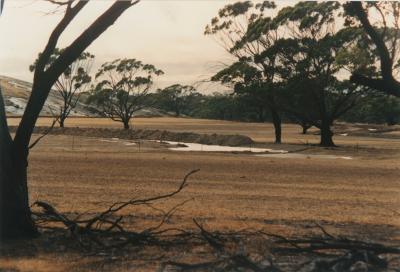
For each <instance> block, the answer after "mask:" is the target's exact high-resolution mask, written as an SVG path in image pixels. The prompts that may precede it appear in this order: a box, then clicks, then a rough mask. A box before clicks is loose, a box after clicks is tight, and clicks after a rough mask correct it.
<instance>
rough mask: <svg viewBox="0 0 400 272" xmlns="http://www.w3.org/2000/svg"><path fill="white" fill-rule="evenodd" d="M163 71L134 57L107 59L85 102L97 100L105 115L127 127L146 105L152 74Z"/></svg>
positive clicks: (158, 73)
mask: <svg viewBox="0 0 400 272" xmlns="http://www.w3.org/2000/svg"><path fill="white" fill-rule="evenodd" d="M162 74H164V72H163V71H161V70H159V69H157V68H156V67H155V66H154V65H151V64H145V63H142V62H141V61H139V60H136V59H116V60H114V61H111V62H106V63H104V64H103V65H102V66H101V67H100V69H99V70H98V72H97V73H96V79H97V80H98V83H97V85H96V86H95V87H94V89H93V91H92V94H91V96H90V97H89V99H88V103H95V104H97V105H98V106H99V107H100V108H101V109H102V112H103V114H104V115H106V116H108V117H110V118H111V119H113V120H115V121H120V122H123V123H124V126H125V128H128V127H129V125H128V123H129V120H130V119H131V118H132V116H133V113H134V112H136V111H138V110H140V109H142V108H143V107H145V106H146V101H148V97H147V96H148V93H149V91H150V88H151V86H152V84H153V79H154V77H156V76H160V75H162Z"/></svg>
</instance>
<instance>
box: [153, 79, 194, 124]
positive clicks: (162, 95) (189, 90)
mask: <svg viewBox="0 0 400 272" xmlns="http://www.w3.org/2000/svg"><path fill="white" fill-rule="evenodd" d="M199 95H200V94H199V93H198V92H197V91H196V89H195V88H194V87H192V86H187V85H186V86H183V85H180V84H174V85H171V86H169V87H166V88H164V89H160V90H158V91H157V94H156V100H157V102H156V103H157V105H158V107H159V108H160V109H162V110H165V111H172V112H174V113H175V115H176V116H180V115H181V114H185V115H188V114H190V111H191V109H192V108H193V106H194V103H193V102H194V101H195V99H196V97H197V96H199Z"/></svg>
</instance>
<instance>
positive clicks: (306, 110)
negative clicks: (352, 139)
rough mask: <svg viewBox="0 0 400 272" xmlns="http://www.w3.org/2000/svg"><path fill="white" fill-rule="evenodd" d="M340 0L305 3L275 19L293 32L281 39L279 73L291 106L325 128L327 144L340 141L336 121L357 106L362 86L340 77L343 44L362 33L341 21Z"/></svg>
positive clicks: (324, 143)
mask: <svg viewBox="0 0 400 272" xmlns="http://www.w3.org/2000/svg"><path fill="white" fill-rule="evenodd" d="M340 12H341V5H340V4H339V3H337V2H311V1H310V2H299V3H298V4H296V5H295V6H292V7H286V8H283V9H282V10H280V11H279V13H278V15H277V16H276V17H275V18H274V21H275V23H276V24H277V25H280V29H282V31H283V30H285V31H286V33H287V36H286V37H285V38H282V39H280V40H279V41H277V42H276V44H275V46H276V48H277V52H278V57H279V67H277V70H279V73H281V77H282V78H284V79H285V80H284V82H283V84H284V85H285V92H284V93H286V95H285V96H284V101H283V104H286V107H285V111H287V112H289V113H293V114H295V115H297V116H301V117H302V119H303V120H305V121H307V123H309V124H312V125H314V126H316V127H317V128H319V129H320V132H321V141H320V145H322V146H334V142H333V138H332V137H333V132H332V130H331V126H332V125H333V122H334V120H335V119H338V118H339V117H340V116H342V115H343V114H344V113H346V112H347V111H349V110H350V109H351V108H352V107H354V106H355V105H356V103H357V102H358V100H359V98H360V94H361V93H362V92H361V90H360V88H357V87H356V86H354V85H352V84H350V83H349V82H348V81H345V80H340V77H339V75H340V72H341V71H342V70H343V67H344V66H343V65H342V64H341V63H340V62H338V61H337V60H338V57H339V56H340V55H341V52H342V49H343V48H345V47H346V45H347V44H349V43H351V42H352V41H353V39H354V37H355V35H356V33H355V32H354V29H347V28H343V27H342V26H340V24H339V23H338V22H337V20H336V19H337V18H338V16H339V14H340Z"/></svg>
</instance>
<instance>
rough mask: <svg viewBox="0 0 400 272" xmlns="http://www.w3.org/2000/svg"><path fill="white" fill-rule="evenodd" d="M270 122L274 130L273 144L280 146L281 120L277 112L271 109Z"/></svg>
mask: <svg viewBox="0 0 400 272" xmlns="http://www.w3.org/2000/svg"><path fill="white" fill-rule="evenodd" d="M271 114H272V122H273V124H274V129H275V143H276V144H280V143H281V142H282V139H281V138H282V120H281V116H280V115H279V112H278V111H277V110H275V109H271Z"/></svg>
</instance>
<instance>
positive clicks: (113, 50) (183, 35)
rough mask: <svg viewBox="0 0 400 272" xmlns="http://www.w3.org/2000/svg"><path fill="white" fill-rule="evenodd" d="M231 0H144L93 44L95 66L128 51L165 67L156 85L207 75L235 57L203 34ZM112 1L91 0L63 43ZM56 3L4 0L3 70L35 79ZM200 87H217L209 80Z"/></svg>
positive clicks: (190, 81)
mask: <svg viewBox="0 0 400 272" xmlns="http://www.w3.org/2000/svg"><path fill="white" fill-rule="evenodd" d="M229 2H232V1H228V0H227V1H223V0H214V1H211V0H209V1H207V0H197V1H190V0H180V1H172V0H142V1H141V2H140V3H139V4H137V5H136V6H134V7H132V8H130V9H129V10H127V11H126V12H125V13H124V14H123V15H122V16H121V17H120V18H119V20H118V21H117V22H116V24H115V25H114V26H112V27H111V28H110V29H108V30H107V31H106V32H105V33H104V34H103V35H102V36H101V37H100V38H99V39H97V40H96V41H95V42H94V43H93V44H92V45H91V46H90V47H89V51H90V52H91V53H93V54H95V55H96V63H95V66H94V69H96V68H97V67H98V66H99V65H101V64H102V63H103V62H105V61H111V60H113V59H115V58H124V57H127V58H136V59H139V60H142V61H143V62H145V63H151V64H154V65H155V66H156V67H157V68H160V69H162V70H163V71H164V72H165V75H163V76H162V77H160V78H159V80H157V84H156V85H157V87H165V86H167V85H170V84H174V83H181V84H194V83H196V82H198V81H201V80H204V79H207V78H209V77H210V75H211V74H213V72H215V71H216V70H215V69H216V68H215V67H216V65H217V64H218V63H220V62H224V63H229V62H230V61H232V59H231V58H230V56H229V55H228V54H227V53H226V52H225V51H224V50H223V49H222V48H221V47H220V46H219V45H218V44H217V43H216V42H215V41H214V40H213V39H212V38H210V37H208V36H204V35H203V32H204V28H205V26H206V25H207V24H208V23H209V22H210V20H211V18H212V17H214V16H215V15H216V14H217V12H218V10H219V9H220V8H222V7H223V6H224V5H226V4H227V3H229ZM286 3H289V2H286ZM110 4H111V3H110V1H105V0H104V1H100V0H97V1H92V2H91V3H89V4H88V5H87V6H86V7H85V8H84V10H83V11H82V12H81V13H80V14H79V16H78V17H77V18H76V20H75V21H74V22H73V23H72V24H71V25H70V26H69V28H68V29H67V31H65V33H64V35H63V36H62V38H61V40H60V42H59V45H58V47H60V48H62V47H65V46H66V45H68V43H69V42H71V41H72V40H73V39H74V38H75V37H76V36H77V35H78V34H79V33H80V32H81V31H82V30H83V29H85V28H86V27H87V26H88V25H89V24H90V23H91V22H92V21H93V20H94V19H95V18H96V17H97V16H98V15H99V14H100V13H101V12H102V11H104V10H105V9H106V8H107V7H108V6H109V5H110ZM52 9H54V6H52V5H49V4H48V3H45V2H44V1H38V0H29V1H28V0H8V1H6V2H5V7H4V12H3V14H2V16H1V17H0V35H1V36H0V75H6V76H11V77H15V78H19V79H22V80H26V81H30V82H31V81H32V73H30V72H29V70H28V67H29V65H30V64H31V63H32V62H33V61H34V59H35V58H36V56H37V54H38V53H39V52H40V51H41V50H42V49H43V48H44V45H45V44H46V42H47V39H48V37H49V35H50V32H51V30H52V29H53V28H54V26H55V25H56V24H57V22H58V21H59V20H60V17H61V15H62V14H61V13H59V14H52V15H48V14H46V12H48V11H51V10H52ZM214 88H216V87H214ZM201 89H203V90H205V89H213V87H212V86H211V85H208V84H206V85H205V86H204V85H203V86H202V87H201ZM209 91H214V90H209Z"/></svg>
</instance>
